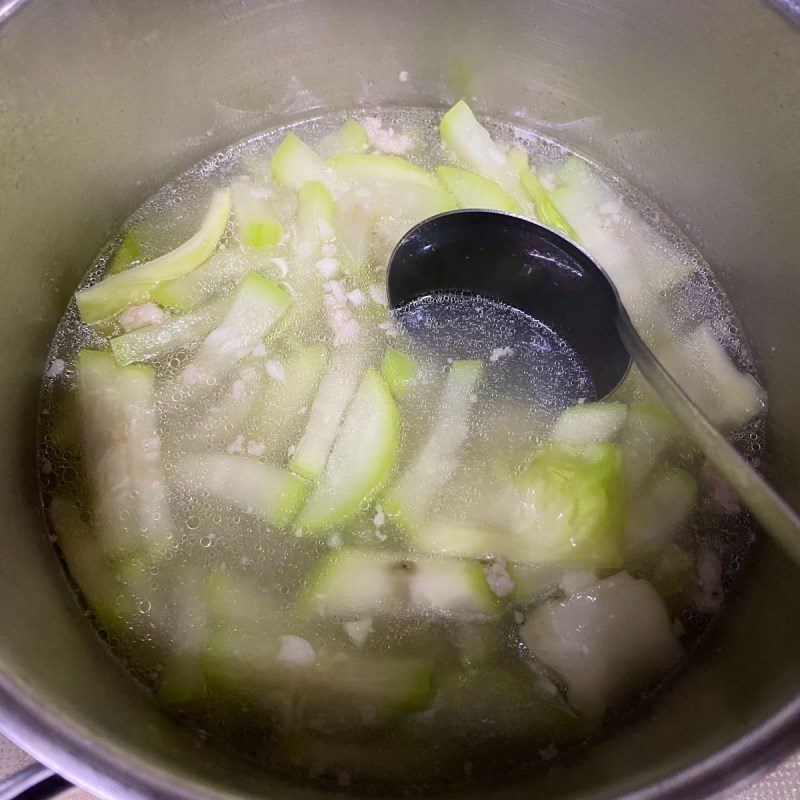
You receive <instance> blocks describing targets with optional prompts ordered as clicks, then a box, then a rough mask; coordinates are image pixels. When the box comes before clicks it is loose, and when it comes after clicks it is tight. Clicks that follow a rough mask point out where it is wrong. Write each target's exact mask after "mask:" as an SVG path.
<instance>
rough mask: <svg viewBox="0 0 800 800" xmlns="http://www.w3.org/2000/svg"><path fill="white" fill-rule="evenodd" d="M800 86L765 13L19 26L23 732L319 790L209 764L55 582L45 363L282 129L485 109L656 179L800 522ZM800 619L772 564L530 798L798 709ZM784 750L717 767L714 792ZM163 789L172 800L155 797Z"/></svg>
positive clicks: (9, 414) (11, 183)
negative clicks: (710, 286) (41, 398)
mask: <svg viewBox="0 0 800 800" xmlns="http://www.w3.org/2000/svg"><path fill="white" fill-rule="evenodd" d="M401 70H407V71H408V72H409V73H410V80H409V81H408V82H407V83H401V82H399V81H398V73H399V72H400V71H401ZM799 76H800V48H799V47H798V32H797V31H796V30H794V29H792V28H791V26H790V24H789V23H788V22H787V21H786V20H784V19H783V18H782V17H780V16H779V15H778V14H777V13H776V12H775V11H774V10H773V9H771V8H770V7H767V6H764V5H761V4H759V3H757V2H755V1H754V0H752V1H751V0H730V2H728V3H726V4H725V8H724V9H722V8H721V7H720V6H719V4H714V3H696V2H694V0H675V2H672V3H669V4H665V3H662V2H659V0H616V2H612V1H611V0H605V2H600V1H599V0H595V1H594V2H586V1H585V0H584V1H583V2H577V0H576V1H575V2H573V1H572V0H563V1H559V0H538V2H510V1H509V2H502V3H486V2H479V1H478V0H476V1H475V2H460V3H455V2H441V1H439V0H427V2H426V1H424V0H408V1H404V2H400V1H399V0H398V2H385V1H384V0H373V2H370V3H362V2H356V0H339V2H336V3H330V2H324V1H323V0H318V1H317V2H314V1H313V0H298V1H296V2H289V1H288V0H287V1H286V2H274V3H269V4H267V3H264V2H257V1H256V0H243V1H242V2H228V1H227V0H196V2H193V3H191V4H189V3H179V2H169V3H168V2H163V0H160V1H157V0H139V1H138V2H136V3H130V2H126V1H125V0H105V2H102V3H101V2H96V1H95V0H33V1H32V2H29V3H28V4H25V5H23V6H22V8H21V9H20V10H19V11H17V12H16V14H15V15H13V16H12V17H11V18H10V19H9V20H8V21H7V23H6V24H5V25H4V26H3V27H0V275H2V280H3V294H2V298H0V351H2V353H3V355H4V358H3V371H4V377H5V388H4V391H3V393H2V396H0V445H2V449H1V450H0V477H1V478H2V480H0V507H1V508H2V509H3V512H4V514H3V519H4V523H5V524H4V526H3V531H2V533H0V672H2V675H0V688H2V689H3V693H4V694H5V695H6V697H5V700H6V706H7V708H6V711H5V716H6V724H7V725H8V726H11V725H14V728H13V731H12V732H14V733H15V734H16V736H18V737H19V739H20V740H21V741H22V742H23V743H24V744H26V745H27V746H28V747H29V748H32V749H33V750H34V751H36V752H38V753H39V754H40V755H42V756H44V757H45V758H47V759H48V760H49V761H51V762H54V761H56V762H58V765H59V767H60V768H61V769H62V770H63V771H64V772H65V773H66V774H68V775H70V776H72V777H80V778H81V779H82V780H83V781H84V782H87V781H88V782H91V783H92V784H93V786H94V787H95V790H99V791H101V792H105V793H108V794H110V793H111V792H116V791H118V790H119V789H120V786H127V790H128V791H132V792H133V793H134V794H136V793H138V791H140V790H141V791H144V790H145V789H146V788H147V787H149V791H150V793H152V794H156V795H157V796H160V797H168V796H171V793H173V794H175V795H178V794H179V793H185V794H186V795H187V796H189V795H191V794H192V792H193V789H192V787H193V786H195V785H197V784H205V785H206V786H207V787H211V788H210V789H207V792H206V794H204V796H207V797H208V796H212V794H210V793H209V792H218V793H219V794H220V795H222V794H225V793H227V796H234V795H235V796H240V795H242V796H244V795H248V794H251V795H255V794H260V795H261V796H263V795H264V793H265V792H266V793H267V794H271V795H272V794H276V795H277V794H280V795H281V796H284V797H287V798H288V797H292V796H298V797H299V796H304V797H308V796H309V794H310V793H309V792H308V791H307V790H300V789H297V788H293V787H290V786H288V785H286V784H283V783H281V782H279V781H276V780H275V779H273V778H270V777H268V776H264V775H261V774H259V773H257V772H254V771H250V770H249V768H248V767H245V766H243V765H242V764H238V763H236V762H235V761H234V760H233V759H231V758H229V757H228V756H226V755H224V754H215V753H211V752H209V751H208V748H206V747H203V746H201V745H200V744H198V743H197V742H196V741H195V740H194V739H193V738H192V737H190V736H189V735H188V734H186V733H185V732H184V731H183V730H181V729H179V728H177V727H176V726H174V725H173V724H172V723H171V722H169V721H168V720H167V719H166V718H164V717H163V716H162V715H161V713H160V712H159V711H158V710H157V709H156V708H155V707H154V706H153V705H152V704H151V702H150V701H149V700H148V699H146V698H145V697H144V696H143V695H142V693H140V692H139V690H138V689H137V688H136V687H135V686H133V685H132V684H131V683H130V681H129V680H128V679H127V677H126V675H125V674H124V672H123V670H122V669H121V668H120V667H118V666H116V665H114V664H113V662H111V661H110V660H109V658H108V656H107V654H106V652H105V651H104V650H103V648H102V646H101V645H100V643H99V642H98V641H97V640H96V639H95V638H94V635H93V633H92V631H91V629H90V627H89V624H88V623H87V622H86V621H85V620H84V619H82V617H81V613H80V610H79V608H78V606H77V604H76V603H75V602H74V599H73V598H72V597H71V595H70V593H69V591H68V589H67V585H66V582H65V581H64V579H63V577H62V576H61V575H60V574H59V568H58V564H57V562H56V559H55V557H54V556H53V554H52V552H51V549H50V546H49V543H48V542H47V540H46V537H45V535H44V531H43V524H42V519H41V515H40V511H39V508H38V505H37V497H36V487H35V477H34V466H33V441H34V421H35V407H36V397H37V391H38V383H39V380H40V375H41V372H42V369H43V362H44V358H45V355H46V348H47V344H48V341H49V339H50V336H51V335H52V331H53V329H54V327H55V325H56V322H57V320H58V318H59V316H60V314H61V312H62V310H63V308H64V306H65V304H66V302H67V299H68V297H69V294H70V291H71V288H72V287H73V286H74V285H75V283H76V281H77V279H78V278H79V276H80V275H81V274H82V273H83V271H84V270H85V269H86V267H87V265H88V264H89V262H90V261H91V259H92V257H93V255H94V253H96V251H97V250H98V248H99V247H100V246H101V245H102V244H103V242H104V241H105V239H106V238H107V236H108V234H109V233H110V232H111V231H112V230H113V229H114V226H115V225H116V224H118V223H119V222H121V221H122V220H123V219H124V218H125V217H126V216H127V214H128V213H130V211H132V210H133V209H134V208H135V207H136V206H137V205H138V204H139V203H140V202H141V201H142V200H143V199H144V198H145V197H146V196H147V195H148V194H149V193H151V192H152V191H153V190H154V189H155V188H157V186H158V185H160V184H161V183H162V182H163V181H165V180H166V179H168V178H169V177H170V176H172V175H174V174H175V173H176V172H178V171H180V170H181V169H183V168H185V167H186V166H188V165H189V164H191V163H192V162H194V161H196V160H197V159H198V158H200V157H201V156H204V155H206V154H208V153H209V152H211V151H212V150H213V149H214V148H216V147H222V146H223V145H225V144H226V143H228V142H230V141H232V140H235V139H237V138H241V137H243V136H245V135H247V134H249V133H252V132H254V131H256V130H258V129H260V128H263V127H265V126H268V125H270V124H273V123H274V122H275V121H276V120H279V119H285V118H289V117H292V116H302V115H305V114H308V113H313V111H314V110H315V109H318V108H324V107H346V106H352V105H355V104H360V103H366V104H376V103H380V102H390V103H414V104H432V105H443V104H446V103H450V102H452V101H453V100H454V99H456V98H458V97H459V96H464V97H467V98H468V99H470V100H471V102H473V104H474V106H475V107H476V108H477V109H478V110H480V111H485V112H489V113H492V114H495V115H496V116H498V117H501V118H505V119H509V120H511V121H515V120H516V121H519V122H520V123H522V124H524V125H529V126H532V127H535V128H538V129H539V130H541V131H543V132H545V133H549V134H551V135H552V136H553V137H555V138H557V139H560V140H561V141H563V142H565V143H567V144H569V145H571V146H573V147H575V148H576V149H578V150H580V151H582V152H584V153H586V154H588V155H589V156H592V157H594V158H596V159H597V160H599V161H603V162H605V163H607V164H608V165H609V166H610V167H611V168H612V169H615V170H616V171H617V172H619V173H620V174H623V175H625V176H626V177H628V178H629V179H630V180H631V181H632V182H634V183H635V184H637V185H638V186H640V187H641V188H643V189H644V190H645V191H646V192H648V193H649V194H650V195H651V196H652V197H654V198H655V199H656V200H658V201H660V202H661V203H662V205H663V206H664V207H665V208H667V210H669V211H670V212H671V213H672V214H673V216H674V217H675V218H676V219H677V220H678V221H679V222H681V223H682V224H683V225H684V227H685V228H686V230H687V231H688V232H689V234H690V235H691V236H692V237H693V239H694V240H695V242H696V243H697V244H698V245H699V246H700V248H701V250H703V252H704V253H705V255H706V256H707V257H708V259H709V261H710V262H711V264H712V266H714V268H715V269H716V271H717V274H718V276H719V277H720V279H721V280H722V283H723V284H724V286H725V288H726V290H727V291H728V294H729V296H730V298H731V299H732V301H733V302H734V304H735V306H736V307H737V309H738V312H739V314H740V316H741V318H742V321H743V322H744V325H745V330H746V331H747V332H748V334H749V336H750V338H751V340H752V342H753V345H754V348H755V351H756V353H757V354H758V355H759V356H760V359H761V366H762V370H763V374H764V376H765V378H766V381H767V385H768V388H769V391H770V398H771V417H770V436H771V441H772V446H771V451H770V463H769V464H768V468H769V472H770V475H771V477H772V478H773V479H774V481H775V482H776V484H777V485H778V486H779V488H780V489H781V490H782V491H784V492H785V493H786V495H787V496H788V497H789V498H790V499H791V500H793V501H794V502H795V504H798V499H800V494H799V493H798V481H797V476H798V474H800V413H799V412H798V410H797V403H796V397H797V395H798V391H799V390H800V385H799V383H798V373H797V359H796V356H794V355H793V348H794V347H795V343H796V342H797V340H798V334H799V333H800V324H799V323H798V321H797V320H798V317H797V314H796V310H795V308H794V298H796V297H797V296H798V294H800V271H798V269H797V261H796V258H797V253H798V252H800V226H798V225H797V218H796V207H797V194H796V191H797V188H796V187H797V186H798V185H799V184H800V180H799V179H800V161H798V155H797V142H798V141H800V117H798V115H797V113H796V110H797V108H798V107H800V96H799V94H800V88H799V87H800V79H799ZM799 627H800V581H798V574H797V571H796V570H795V568H794V567H793V566H791V565H789V564H787V563H785V561H784V560H783V559H782V558H781V556H780V555H779V554H777V553H775V552H774V551H773V549H772V548H771V546H769V545H764V546H763V547H761V548H759V549H758V551H757V553H756V556H755V558H754V563H753V566H752V569H751V570H750V572H749V574H748V575H747V577H746V579H745V580H744V581H743V584H742V587H741V590H740V593H739V595H738V596H737V597H736V598H734V599H733V600H732V601H731V608H730V611H729V613H728V614H727V616H726V618H725V620H724V621H723V624H722V625H720V627H719V629H718V631H717V632H716V634H715V635H714V636H713V637H712V638H711V639H710V640H709V641H708V642H707V645H706V647H705V648H704V652H703V653H702V654H701V656H700V657H699V658H698V661H697V663H696V664H695V665H694V667H693V668H692V669H691V670H690V671H689V672H688V673H687V674H686V675H685V676H684V677H683V678H681V679H680V680H679V681H678V682H677V684H676V685H675V687H674V689H673V691H672V692H671V693H670V694H669V695H668V696H666V697H665V698H664V699H663V700H662V701H661V702H660V703H659V704H658V707H657V708H656V710H655V711H654V713H653V714H652V715H651V716H650V717H649V718H647V719H642V720H640V721H638V722H636V723H634V724H632V725H631V726H630V727H628V728H627V729H625V730H624V731H623V732H621V733H620V734H619V735H617V736H615V737H614V738H613V740H609V741H608V742H606V743H604V744H601V745H599V746H598V747H596V748H594V749H593V750H590V751H589V752H587V753H586V754H585V755H584V756H582V757H581V758H579V759H578V760H577V762H576V763H575V764H573V765H571V766H570V767H569V769H565V768H563V767H560V766H555V767H553V768H551V769H549V770H547V771H546V772H545V773H544V774H543V775H541V776H536V777H533V778H531V780H530V781H528V782H527V783H526V784H525V786H509V787H508V789H507V793H508V795H509V796H515V795H516V794H520V795H521V794H522V793H523V792H524V793H525V794H529V793H530V792H531V791H536V792H537V793H541V792H545V791H546V792H547V796H549V797H551V798H561V797H564V798H567V797H572V796H577V795H578V794H579V793H580V794H581V795H582V796H585V797H589V796H591V797H601V796H608V795H610V794H615V793H621V792H624V791H630V790H634V789H637V788H641V787H646V786H648V785H650V784H652V783H653V782H654V781H656V780H660V779H663V778H665V777H667V776H670V775H675V774H677V773H678V772H680V771H681V770H686V769H688V768H690V767H691V766H692V765H695V764H696V763H697V762H698V761H700V760H702V759H705V758H709V757H711V756H712V755H713V754H714V753H717V752H718V751H719V750H720V749H721V748H723V747H725V746H728V745H731V744H732V743H734V742H736V741H737V740H739V739H740V737H742V736H743V735H744V734H746V733H747V732H748V731H751V730H753V729H754V728H755V727H756V726H758V725H760V724H762V723H764V722H765V721H766V720H767V719H768V718H769V717H770V715H772V714H773V713H775V712H777V711H778V710H779V709H781V708H782V707H784V706H785V705H786V704H787V703H788V702H789V701H790V700H792V699H793V698H795V696H796V695H797V694H798V690H799V689H800V637H798V636H797V633H796V632H797V630H798V628H799ZM42 721H45V722H47V723H48V724H50V725H51V726H52V727H51V728H50V729H49V730H47V731H44V730H43V729H42V728H41V727H40V724H41V723H42ZM790 743H791V742H789V741H787V745H788V744H790ZM90 751H92V752H94V758H93V760H92V764H91V766H90V767H87V766H86V765H85V764H84V765H83V766H81V762H82V761H84V762H85V759H86V756H87V754H88V753H89V752H90ZM776 754H777V751H773V750H770V751H769V752H761V753H758V754H754V751H751V752H750V755H746V756H744V755H743V756H741V757H738V760H737V759H733V761H735V763H733V761H731V760H730V759H729V760H728V762H727V764H725V763H723V762H722V761H720V763H719V765H718V771H715V772H713V773H709V774H710V776H711V779H712V784H713V781H715V780H717V779H719V780H722V779H723V778H724V779H727V780H730V779H735V778H738V777H740V776H742V775H743V774H745V773H746V772H748V771H750V770H752V769H755V768H757V767H758V763H759V761H761V760H763V759H766V758H768V757H771V756H774V755H776ZM123 755H124V759H123ZM120 760H124V764H125V766H120V764H119V763H118V762H119V761H120ZM111 772H113V773H114V774H115V775H116V778H112V777H109V773H111ZM167 775H171V776H172V777H171V778H170V780H172V782H173V786H174V787H177V788H175V789H174V790H167V788H166V786H165V785H163V784H159V783H158V781H160V780H162V779H166V776H167ZM685 777H686V775H685V774H684V778H685ZM709 785H711V784H709ZM131 787H132V788H131ZM134 790H136V791H134ZM474 791H475V793H476V794H487V795H488V794H489V793H491V795H492V796H494V797H497V796H499V794H500V790H499V789H498V787H496V786H494V787H491V790H486V789H485V788H481V787H476V788H475V789H474ZM460 794H461V796H463V794H464V792H460Z"/></svg>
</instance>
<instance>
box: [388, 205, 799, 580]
mask: <svg viewBox="0 0 800 800" xmlns="http://www.w3.org/2000/svg"><path fill="white" fill-rule="evenodd" d="M448 292H450V293H452V292H459V293H465V294H473V295H481V296H483V297H487V298H491V299H495V300H500V301H502V302H503V303H506V304H508V305H510V306H512V307H514V308H517V309H519V310H521V311H523V312H525V313H527V314H529V315H530V316H532V317H533V318H534V319H536V320H539V321H540V322H543V323H544V324H545V325H547V326H548V327H549V328H551V329H552V330H554V331H556V332H557V333H559V334H560V335H561V336H562V337H563V338H564V339H565V340H566V341H567V342H568V343H569V344H570V345H571V346H572V348H573V349H574V350H575V352H576V353H577V354H578V355H579V356H580V357H581V359H582V361H583V363H584V366H585V367H586V369H587V370H588V371H589V373H590V375H591V377H592V378H593V380H594V385H595V388H596V391H597V399H602V398H603V397H605V396H606V395H608V394H610V393H611V392H612V391H613V390H614V389H615V388H616V387H617V386H618V385H619V384H620V383H621V381H622V380H623V379H624V377H625V375H626V374H627V372H628V369H629V368H630V364H631V359H633V361H635V362H636V365H637V366H638V367H639V369H640V370H641V372H642V374H643V375H644V377H645V378H646V379H647V381H648V382H649V383H650V385H651V386H652V387H653V388H654V389H655V390H656V392H657V393H658V394H659V396H660V397H661V400H662V401H663V402H664V404H665V405H666V406H667V407H668V408H669V409H670V410H671V411H672V412H673V413H674V414H675V416H676V417H678V419H680V421H681V422H682V423H683V424H684V426H685V427H686V430H687V431H688V432H689V434H690V435H691V436H692V438H693V439H694V441H695V443H696V444H697V445H698V446H699V447H700V449H701V450H702V451H703V453H704V454H705V456H706V457H707V458H708V460H709V461H710V462H711V463H712V464H713V465H714V467H716V469H717V471H718V472H719V473H720V474H721V475H722V476H723V477H724V478H725V479H726V480H727V481H728V483H729V484H730V485H731V486H732V487H733V488H734V489H735V490H736V492H737V493H738V495H739V497H740V498H741V500H742V502H743V503H744V504H745V505H746V506H747V507H748V508H749V509H750V511H751V512H752V513H753V516H754V517H755V518H756V519H757V520H758V521H759V522H760V523H761V525H762V526H763V527H764V529H765V530H766V531H767V532H768V533H769V534H770V535H771V536H772V537H773V538H774V539H775V540H776V541H777V542H780V544H781V545H783V547H784V548H785V549H786V551H787V552H788V553H789V554H790V555H791V556H792V558H793V559H794V560H795V561H796V562H797V563H798V564H800V517H798V516H797V514H796V513H795V512H794V511H793V510H792V509H791V508H790V507H789V506H788V505H787V503H786V502H785V501H784V500H783V499H782V498H781V497H780V496H779V495H778V494H777V493H776V492H775V490H774V489H773V488H772V487H771V486H770V485H769V484H768V483H767V482H766V481H765V480H764V479H763V478H762V477H761V475H759V473H758V472H756V471H755V470H754V469H753V467H751V466H750V464H748V462H747V461H746V460H745V459H744V458H743V457H742V456H741V455H740V454H739V453H738V452H737V451H736V449H735V448H734V447H733V446H732V445H731V444H729V443H728V441H727V440H726V439H725V437H724V436H723V435H722V434H721V433H719V432H718V431H717V430H716V428H715V427H714V426H713V425H712V424H711V422H709V420H708V418H707V417H706V416H705V414H703V412H702V411H701V410H700V409H699V408H698V407H697V406H696V405H695V404H694V403H693V402H692V400H691V399H690V398H689V396H688V395H687V394H686V393H685V392H684V391H683V389H681V387H680V386H679V385H678V384H677V382H676V381H675V379H674V378H673V377H672V376H671V375H670V374H669V372H668V371H667V370H666V369H665V368H664V366H663V365H662V364H661V362H660V361H659V360H658V359H657V358H656V357H655V355H654V354H653V352H652V351H651V350H650V348H649V347H648V346H647V345H646V344H645V342H644V341H643V340H642V338H641V336H639V334H638V333H637V331H636V329H635V328H634V327H633V323H632V322H631V319H630V317H629V316H628V312H627V311H626V310H625V308H624V306H623V305H622V303H621V301H620V298H619V295H618V294H617V290H616V288H615V287H614V284H613V283H612V282H611V280H610V279H609V277H608V276H607V275H606V273H605V272H604V271H603V269H602V268H601V267H600V266H598V265H597V264H596V263H595V262H594V261H593V260H592V259H591V257H590V256H588V255H587V254H586V253H585V252H584V251H583V250H581V249H580V248H579V247H577V246H576V245H574V244H572V242H570V241H568V240H567V239H565V238H564V237H563V236H561V235H560V234H558V233H556V232H555V231H552V230H550V229H549V228H545V227H544V226H542V225H539V224H538V223H536V222H533V221H531V220H529V219H525V218H523V217H517V216H515V215H513V214H506V213H502V212H498V211H479V210H463V211H450V212H447V213H445V214H440V215H438V216H436V217H431V218H430V219H427V220H425V221H424V222H421V223H420V224H419V225H417V226H416V227H414V228H412V229H411V230H410V231H408V233H406V234H405V236H403V238H402V239H401V240H400V242H399V243H398V245H397V247H395V249H394V252H393V253H392V257H391V259H390V260H389V272H388V295H389V305H390V307H391V308H392V309H393V310H396V309H400V308H402V307H403V306H405V305H406V304H408V303H410V302H412V301H414V300H417V299H419V298H421V297H425V296H430V295H435V294H437V293H448Z"/></svg>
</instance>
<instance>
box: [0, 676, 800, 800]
mask: <svg viewBox="0 0 800 800" xmlns="http://www.w3.org/2000/svg"><path fill="white" fill-rule="evenodd" d="M0 731H1V732H2V733H3V734H4V735H6V736H7V737H8V738H10V739H11V740H12V741H13V742H15V743H16V744H18V745H19V746H20V747H22V748H23V749H24V750H25V751H26V752H28V753H29V754H30V755H31V756H33V757H34V758H36V759H37V760H39V761H41V762H42V763H43V764H45V765H46V766H48V767H50V768H51V769H53V770H55V771H56V772H58V773H59V774H61V775H63V776H64V777H65V778H67V779H69V780H70V781H72V782H73V783H75V784H76V785H78V786H80V787H81V788H83V789H86V790H87V791H89V792H92V793H94V794H96V795H98V796H100V797H102V798H106V799H107V800H119V798H121V797H124V798H128V797H131V798H133V797H138V798H143V797H144V798H156V797H158V798H163V800H198V798H201V797H203V798H209V797H215V798H238V797H242V796H243V795H240V794H238V793H231V792H227V791H224V790H222V791H220V790H219V789H218V788H217V787H213V788H209V787H208V786H206V785H199V784H197V783H195V782H193V781H189V780H186V779H184V778H181V777H177V776H172V775H170V774H169V773H168V772H167V771H165V770H164V769H160V768H158V767H156V766H155V765H153V764H150V763H148V762H147V761H144V760H142V759H141V758H139V757H136V758H133V759H132V758H131V757H130V755H127V756H126V755H125V754H123V753H122V752H121V751H120V750H119V749H118V748H114V747H112V746H109V744H108V743H107V742H106V741H104V740H98V739H96V738H93V737H89V736H88V735H87V734H86V732H80V731H79V730H76V728H75V725H74V724H70V723H69V722H67V721H66V720H64V719H62V718H59V717H57V716H55V715H54V714H52V713H50V712H48V711H47V710H46V709H45V707H44V705H42V704H41V703H38V702H37V701H36V700H35V698H34V697H33V696H32V695H31V694H27V693H25V692H23V691H22V690H21V689H20V687H19V686H17V685H15V683H14V682H13V681H12V680H11V679H10V678H9V677H8V676H7V675H3V674H0ZM798 747H800V694H798V695H796V696H795V697H794V698H793V699H792V700H791V701H790V702H789V703H787V704H786V705H785V706H784V707H783V708H782V709H781V710H780V711H777V712H775V713H774V714H772V715H771V716H770V717H768V718H767V719H766V720H765V721H763V722H762V723H760V724H759V725H756V726H755V727H754V728H753V729H752V730H750V731H749V732H748V733H746V734H745V735H743V736H741V737H740V738H739V739H737V740H736V741H734V742H732V743H731V744H729V745H727V746H725V747H723V748H722V749H720V750H718V751H716V752H714V753H712V754H710V755H708V756H706V757H705V758H703V759H702V760H700V761H699V762H697V763H695V764H692V765H691V766H688V767H685V768H682V769H678V770H677V771H675V772H673V773H672V774H670V775H668V776H667V777H665V778H662V779H661V780H658V781H656V782H654V783H651V784H649V785H647V786H642V787H640V788H637V789H633V790H630V791H625V792H623V793H622V794H615V793H612V792H607V793H606V794H605V795H601V796H600V797H606V798H612V797H613V798H614V800H686V799H687V798H689V799H693V798H697V800H700V798H708V797H713V796H715V795H718V794H719V793H721V792H723V791H725V790H730V789H739V788H743V787H744V786H746V785H749V784H750V783H752V782H754V781H755V780H757V779H758V778H760V777H761V776H763V775H764V774H766V773H767V772H768V771H769V770H770V769H771V768H772V767H774V766H776V765H777V764H779V763H780V762H781V761H783V760H784V759H785V758H787V757H788V756H789V755H790V754H791V753H793V752H794V751H795V750H797V748H798ZM754 765H757V767H756V768H755V769H754V768H753V767H754ZM244 796H246V795H244ZM598 800H600V798H598Z"/></svg>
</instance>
